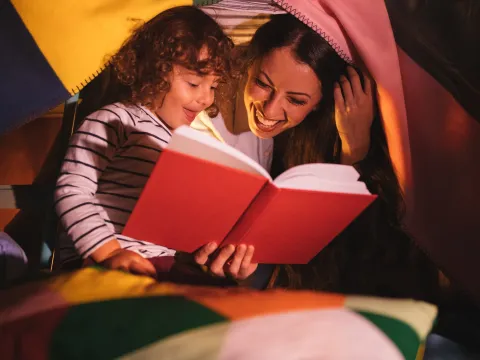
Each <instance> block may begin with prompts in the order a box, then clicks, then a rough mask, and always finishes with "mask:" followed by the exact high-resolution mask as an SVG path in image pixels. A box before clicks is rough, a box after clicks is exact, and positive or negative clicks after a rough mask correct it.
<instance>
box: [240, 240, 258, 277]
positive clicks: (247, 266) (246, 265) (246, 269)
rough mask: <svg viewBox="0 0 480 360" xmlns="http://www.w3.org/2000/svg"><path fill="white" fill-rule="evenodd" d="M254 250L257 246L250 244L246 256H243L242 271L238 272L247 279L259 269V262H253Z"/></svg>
mask: <svg viewBox="0 0 480 360" xmlns="http://www.w3.org/2000/svg"><path fill="white" fill-rule="evenodd" d="M254 252H255V248H254V247H253V246H252V245H249V246H248V248H247V251H246V252H245V256H244V257H243V260H242V265H241V266H240V273H239V274H238V277H239V278H240V279H246V278H247V277H249V276H250V275H251V274H252V273H253V272H254V271H255V270H256V269H257V264H252V258H253V253H254Z"/></svg>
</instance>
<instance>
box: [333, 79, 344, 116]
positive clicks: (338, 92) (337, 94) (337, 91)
mask: <svg viewBox="0 0 480 360" xmlns="http://www.w3.org/2000/svg"><path fill="white" fill-rule="evenodd" d="M333 98H334V99H335V106H336V107H337V110H338V111H340V112H341V113H345V111H346V108H345V99H344V98H343V94H342V89H341V88H340V84H339V83H335V85H334V87H333Z"/></svg>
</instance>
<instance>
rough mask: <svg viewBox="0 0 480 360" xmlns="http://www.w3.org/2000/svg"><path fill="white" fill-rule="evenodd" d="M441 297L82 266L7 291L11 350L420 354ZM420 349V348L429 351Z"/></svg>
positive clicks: (46, 354)
mask: <svg viewBox="0 0 480 360" xmlns="http://www.w3.org/2000/svg"><path fill="white" fill-rule="evenodd" d="M436 312H437V310H436V308H435V307H434V306H432V305H429V304H426V303H423V302H415V301H411V300H388V299H378V298H368V297H359V296H343V295H337V294H326V293H314V292H307V291H302V292H289V291H280V290H275V291H265V292H258V291H253V290H247V289H239V288H230V289H219V288H208V287H192V286H179V285H173V284H169V283H157V282H155V281H154V280H153V279H150V278H147V277H140V276H134V275H130V274H126V273H122V272H118V271H106V270H101V269H97V268H87V269H82V270H79V271H77V272H73V273H70V274H66V275H61V276H57V277H52V278H50V279H48V280H44V281H41V282H35V283H30V284H27V285H23V286H20V287H16V288H14V289H10V290H7V291H3V292H0V334H1V336H0V349H2V351H1V353H2V359H4V360H9V359H28V360H42V359H88V360H94V359H102V360H104V359H111V358H122V359H171V360H180V359H182V360H185V359H192V360H193V359H205V360H207V359H208V360H211V359H267V360H268V359H282V360H289V359H292V360H293V359H331V360H335V359H368V360H374V359H379V360H386V359H389V360H396V359H412V360H413V359H415V358H416V356H417V354H419V348H421V344H422V343H423V342H424V340H425V338H426V336H427V334H428V333H429V331H430V329H431V326H432V323H433V321H434V319H435V316H436ZM420 355H421V351H420Z"/></svg>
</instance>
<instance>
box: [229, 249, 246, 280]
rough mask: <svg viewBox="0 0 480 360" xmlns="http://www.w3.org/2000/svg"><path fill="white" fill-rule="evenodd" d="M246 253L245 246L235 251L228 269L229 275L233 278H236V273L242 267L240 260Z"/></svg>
mask: <svg viewBox="0 0 480 360" xmlns="http://www.w3.org/2000/svg"><path fill="white" fill-rule="evenodd" d="M246 252H247V246H246V245H239V246H237V249H236V250H235V255H234V256H233V259H232V263H231V264H230V265H229V267H228V272H229V274H230V275H232V276H233V277H235V278H236V277H237V275H238V272H239V271H240V265H242V260H243V257H244V256H245V253H246Z"/></svg>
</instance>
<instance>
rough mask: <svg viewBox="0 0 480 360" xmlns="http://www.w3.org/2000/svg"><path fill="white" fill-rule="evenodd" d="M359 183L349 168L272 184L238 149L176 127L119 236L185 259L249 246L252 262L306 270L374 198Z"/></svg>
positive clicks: (295, 172)
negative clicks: (213, 248)
mask: <svg viewBox="0 0 480 360" xmlns="http://www.w3.org/2000/svg"><path fill="white" fill-rule="evenodd" d="M358 176H359V175H358V173H357V172H356V170H355V169H354V168H353V167H351V166H344V165H335V164H308V165H301V166H297V167H294V168H292V169H289V170H288V171H286V172H285V173H283V174H281V175H280V176H279V177H277V178H276V179H275V181H273V180H272V179H271V178H270V176H269V174H268V173H267V172H266V171H265V169H263V168H262V167H261V166H260V165H259V164H257V163H255V162H254V161H253V160H251V159H250V158H248V157H247V156H246V155H244V154H242V153H240V152H239V151H238V150H236V149H233V148H232V147H230V146H228V145H226V144H223V143H221V142H219V141H217V140H215V139H213V138H210V137H208V136H205V135H204V134H201V133H199V132H197V131H196V130H193V129H191V128H183V127H181V128H179V129H177V130H176V131H175V132H174V133H173V137H172V140H171V142H170V144H169V145H168V147H167V149H165V150H164V151H163V152H162V154H161V156H160V158H159V160H158V162H157V164H156V165H155V168H154V170H153V172H152V174H151V176H150V178H149V180H148V182H147V184H146V186H145V188H144V190H143V192H142V194H141V196H140V199H139V200H138V202H137V204H136V206H135V208H134V210H133V212H132V214H131V216H130V218H129V220H128V222H127V225H126V226H125V229H124V231H123V234H124V235H126V236H129V237H132V238H135V239H138V240H143V241H148V242H151V243H154V244H158V245H161V246H165V247H168V248H171V249H175V250H180V251H186V252H193V251H195V250H197V249H198V248H200V247H201V246H203V245H205V244H207V243H209V242H211V241H213V242H216V243H217V244H220V245H226V244H235V245H239V244H248V245H250V244H251V245H254V246H255V253H254V261H256V262H260V263H272V264H304V263H307V262H308V261H309V260H311V259H312V258H313V257H314V256H315V255H316V254H317V253H318V252H319V251H321V250H322V249H323V248H324V247H325V246H326V245H327V244H328V243H329V242H330V241H331V240H333V239H334V238H335V237H336V236H337V235H338V234H339V233H340V232H341V231H342V230H343V229H345V227H347V226H348V224H350V223H351V222H352V221H353V220H354V219H355V218H356V217H357V216H358V215H359V214H360V213H361V212H362V211H363V210H364V209H365V208H366V207H367V206H368V205H369V204H370V203H371V202H372V201H373V200H374V199H375V198H376V196H375V195H371V194H370V193H369V192H368V190H367V188H366V186H365V184H363V183H362V182H359V181H358Z"/></svg>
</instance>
